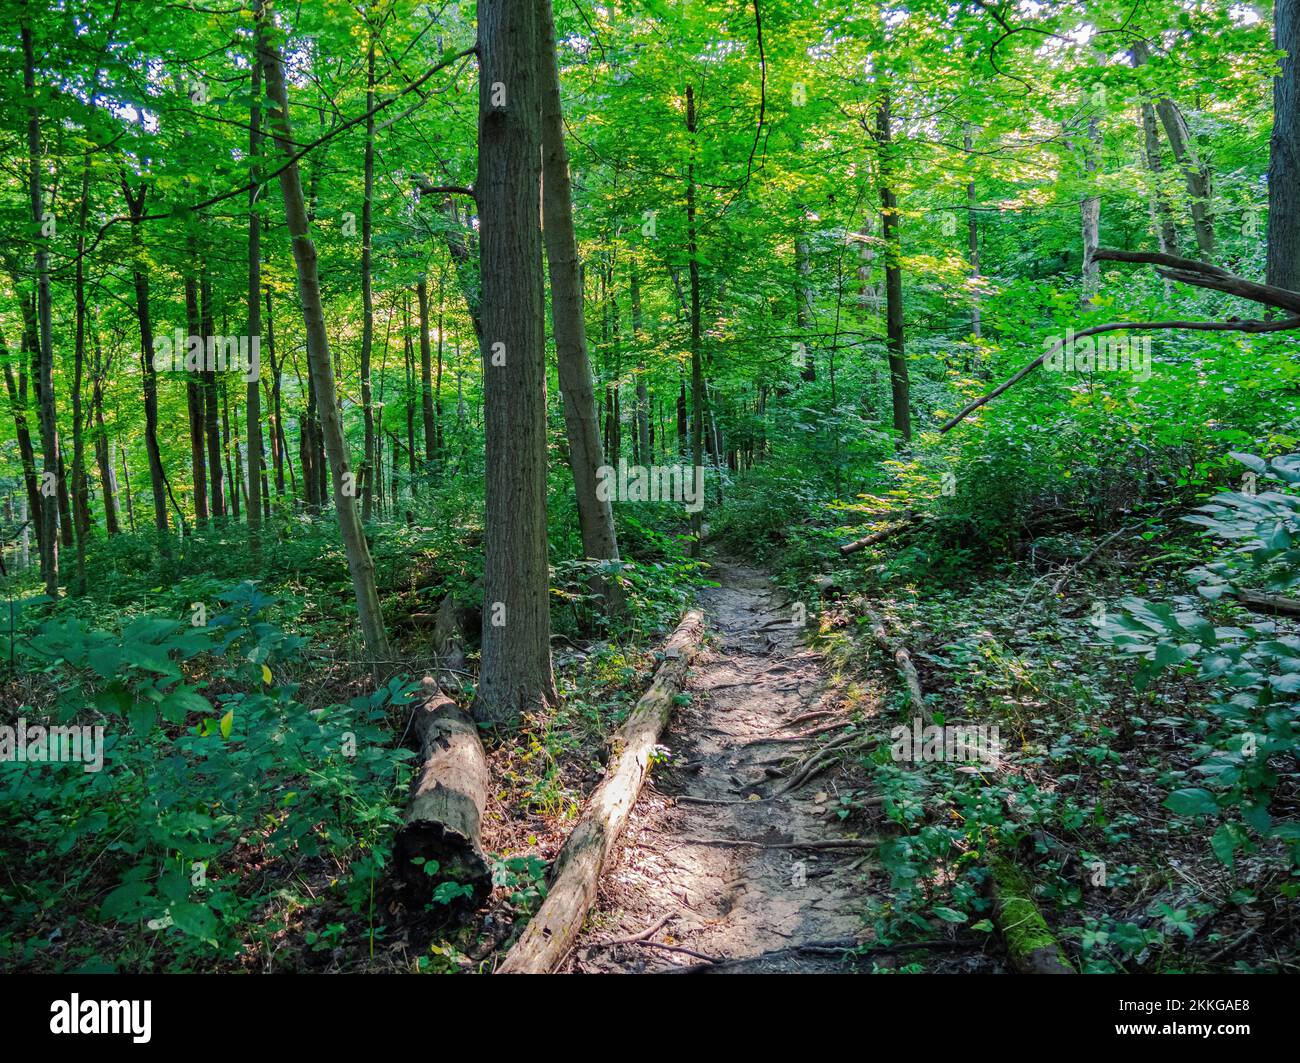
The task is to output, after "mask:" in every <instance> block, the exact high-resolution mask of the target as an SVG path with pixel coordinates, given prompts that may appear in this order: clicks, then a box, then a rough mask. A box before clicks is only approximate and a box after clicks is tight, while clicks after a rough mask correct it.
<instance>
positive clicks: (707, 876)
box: [567, 561, 878, 973]
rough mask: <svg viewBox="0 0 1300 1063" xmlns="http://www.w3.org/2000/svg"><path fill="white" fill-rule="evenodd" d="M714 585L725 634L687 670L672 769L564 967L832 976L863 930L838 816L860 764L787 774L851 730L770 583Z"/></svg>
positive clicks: (848, 845) (758, 578) (673, 731)
mask: <svg viewBox="0 0 1300 1063" xmlns="http://www.w3.org/2000/svg"><path fill="white" fill-rule="evenodd" d="M711 574H712V576H713V578H714V579H715V580H717V582H718V586H716V587H712V588H710V589H708V590H707V591H705V592H704V594H703V595H702V599H703V604H704V607H705V610H706V616H707V618H708V622H709V625H710V628H711V630H712V631H713V632H714V633H715V635H716V638H715V639H714V640H713V641H712V644H711V645H710V646H709V647H708V648H707V649H706V650H705V651H704V653H703V654H702V655H701V656H700V658H698V659H697V661H696V663H695V666H694V668H693V669H692V672H691V676H690V680H689V683H688V690H689V692H690V695H691V700H690V703H689V704H688V705H685V706H683V707H682V708H680V709H679V710H678V712H677V713H676V714H675V715H674V719H673V722H672V723H671V725H670V728H669V731H668V733H667V734H666V736H665V744H666V747H667V764H666V766H665V767H657V769H656V771H655V772H654V773H653V775H652V777H651V781H650V782H649V783H648V784H647V786H646V787H645V789H644V790H643V791H642V794H641V799H640V801H639V802H638V803H637V806H636V808H635V809H634V810H633V813H632V819H631V821H630V823H629V825H628V828H627V831H626V834H625V836H624V839H623V842H622V844H621V845H620V846H619V848H618V850H617V851H616V853H615V855H614V857H613V858H612V860H611V862H610V865H609V866H608V867H607V868H606V870H605V873H604V875H603V877H602V879H601V883H600V894H599V899H598V902H597V905H596V907H595V909H594V910H593V912H592V914H591V916H590V918H589V919H588V920H587V925H586V927H585V929H584V932H583V935H582V937H581V938H580V939H579V942H578V945H577V947H576V948H575V950H574V952H573V954H572V955H571V957H570V960H569V962H568V965H567V969H569V970H573V971H592V972H629V973H630V972H640V971H649V970H656V969H661V968H671V967H688V966H692V965H697V964H699V963H701V962H703V963H707V962H708V961H710V960H712V961H718V960H723V959H725V960H729V961H740V962H734V963H728V964H726V966H725V968H724V969H726V970H738V971H746V972H813V971H819V970H821V971H825V970H836V969H839V967H840V962H841V958H842V957H843V955H844V953H845V947H844V943H849V944H852V943H853V942H855V941H857V940H859V938H860V935H861V933H862V931H863V926H864V924H863V918H862V913H863V910H864V895H865V894H866V892H867V891H868V889H869V888H870V887H869V886H868V885H867V884H866V880H867V877H868V874H869V869H868V868H867V867H866V862H867V857H866V855H865V852H864V845H865V843H864V841H863V840H862V839H861V837H859V836H858V835H856V834H855V832H854V831H852V830H848V829H846V827H845V824H843V823H841V822H840V820H839V818H838V817H837V815H836V808H837V807H838V804H839V799H838V794H839V792H840V787H841V785H842V783H843V779H842V777H841V776H842V773H843V772H845V771H853V770H855V769H854V767H853V766H852V764H851V762H850V761H845V762H844V763H843V765H832V768H833V772H827V773H826V774H818V775H817V776H816V777H814V778H811V779H810V780H809V781H808V782H807V783H806V784H803V785H800V786H797V787H795V788H793V789H792V790H791V791H790V792H789V793H781V792H780V791H781V789H782V787H783V786H784V785H786V779H787V775H785V774H784V773H781V774H778V770H779V769H778V766H779V765H781V764H786V765H788V764H790V763H807V762H808V761H807V760H805V758H808V757H810V755H812V754H815V752H816V751H817V749H818V748H819V747H820V746H822V745H825V744H826V743H828V742H830V741H834V740H835V738H836V735H837V734H838V733H841V731H839V730H831V728H838V729H843V728H844V727H845V726H846V725H848V724H849V723H850V717H849V715H848V712H847V709H846V706H845V704H844V701H843V699H842V698H840V697H839V696H838V695H837V687H836V685H835V684H834V683H833V682H832V681H831V676H830V673H829V670H828V668H827V666H826V662H825V660H824V659H823V658H822V657H821V656H820V655H819V654H817V653H815V652H812V651H810V650H809V649H807V648H806V647H805V646H804V645H803V644H802V640H801V636H802V634H803V631H802V629H801V628H800V627H797V626H796V625H795V623H794V621H793V619H792V610H791V608H790V605H789V603H788V602H786V601H784V594H783V592H781V591H780V590H779V589H778V588H776V587H775V586H774V585H773V584H772V582H771V580H770V579H769V578H768V577H767V576H766V575H765V574H764V573H763V572H761V571H758V570H756V569H754V568H750V567H747V566H745V565H743V564H738V563H734V562H726V561H718V562H716V563H715V564H714V567H713V570H712V573H711ZM854 711H855V712H865V713H866V714H867V715H872V714H874V713H875V712H877V711H878V706H875V705H868V706H866V707H865V708H864V707H863V706H861V705H857V706H855V707H854ZM800 736H804V737H800ZM742 842H743V843H746V844H743V845H742V844H736V843H742ZM800 842H809V843H811V845H810V846H809V847H807V848H803V847H799V848H794V847H793V846H795V845H796V844H797V843H800ZM727 843H731V844H727ZM837 845H845V847H844V848H836V846H837ZM651 928H653V929H654V933H650V934H645V932H646V931H648V930H650V929H651ZM638 936H641V940H639V941H628V940H626V939H628V938H632V937H638ZM652 943H653V944H652ZM656 945H657V946H660V947H656Z"/></svg>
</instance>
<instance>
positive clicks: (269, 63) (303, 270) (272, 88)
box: [258, 3, 388, 659]
mask: <svg viewBox="0 0 1300 1063" xmlns="http://www.w3.org/2000/svg"><path fill="white" fill-rule="evenodd" d="M259 8H260V10H258V17H259V18H260V19H263V20H265V22H266V25H267V26H268V27H269V26H270V25H271V22H270V19H271V11H270V4H261V3H259ZM258 51H259V52H260V54H261V62H262V69H263V73H264V75H265V77H266V88H267V95H268V98H269V99H270V102H271V127H272V130H273V133H274V136H275V141H276V146H277V147H278V148H279V149H280V151H281V152H282V153H283V154H284V155H285V156H286V157H288V156H290V155H291V154H292V152H293V145H294V144H295V141H294V138H293V128H292V125H291V123H290V120H289V98H288V92H287V90H286V88H285V83H284V68H283V66H282V65H281V63H280V51H279V48H278V47H277V46H275V45H273V44H271V43H270V42H269V41H268V40H267V34H266V32H265V31H264V32H263V34H262V37H261V40H260V41H259V47H258ZM280 192H281V194H282V195H283V197H284V213H285V221H286V223H287V224H288V228H289V234H290V236H291V237H292V238H293V257H294V260H295V262H296V263H297V266H298V294H299V297H300V298H301V301H302V316H303V325H304V327H305V329H306V332H307V336H308V351H307V357H308V361H309V363H310V371H311V376H312V380H313V381H314V382H315V384H316V391H317V394H318V395H319V397H320V402H319V409H320V419H321V428H322V431H323V434H324V436H325V447H326V450H327V452H328V454H329V462H330V470H331V472H332V473H333V476H334V508H335V511H336V513H337V515H338V522H339V531H340V533H341V535H342V538H343V548H344V550H345V552H346V553H347V558H348V569H349V570H350V572H351V575H352V588H353V591H354V593H355V594H356V600H357V618H358V620H359V621H360V624H361V634H362V638H363V639H364V640H365V644H366V649H367V651H369V653H370V655H371V656H372V657H374V658H377V659H383V658H385V657H387V656H388V638H387V636H386V635H385V634H384V619H383V613H382V611H381V609H380V605H379V591H378V589H377V587H376V585H375V564H374V561H373V560H372V559H371V557H370V547H369V545H368V544H367V543H366V537H365V534H364V532H363V531H362V527H361V519H360V516H359V515H358V513H357V507H356V503H355V500H354V499H353V497H352V495H351V494H350V493H349V492H347V491H346V490H345V486H344V485H345V483H347V482H348V480H350V478H351V474H350V472H349V469H348V452H347V443H346V441H345V440H344V438H343V421H342V417H341V416H340V412H339V405H338V400H337V398H336V397H335V390H334V367H333V365H332V364H331V363H330V349H329V337H328V335H327V333H326V331H325V314H324V311H323V309H322V307H321V296H320V279H319V277H318V276H317V273H316V245H315V244H314V243H312V239H311V235H310V233H309V231H308V223H307V206H306V203H305V201H304V199H303V194H302V180H301V179H300V177H299V175H298V166H297V164H296V163H290V164H289V165H287V166H285V167H284V169H283V170H282V171H281V173H280Z"/></svg>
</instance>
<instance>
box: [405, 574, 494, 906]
mask: <svg viewBox="0 0 1300 1063" xmlns="http://www.w3.org/2000/svg"><path fill="white" fill-rule="evenodd" d="M434 648H435V651H436V653H437V656H438V658H439V662H440V664H441V665H442V666H444V667H446V668H448V669H452V670H458V669H461V668H463V667H464V664H465V655H464V651H463V650H462V648H461V638H460V629H459V625H458V624H457V622H456V610H455V603H454V602H453V601H452V597H451V595H450V594H449V595H447V596H446V597H445V598H444V599H443V601H442V604H441V606H440V607H439V609H438V614H437V623H436V626H435V630H434ZM447 678H448V677H447V676H444V675H442V674H441V673H440V674H439V675H438V676H425V678H424V679H423V680H422V682H421V687H422V697H421V700H420V701H419V702H418V703H417V705H416V707H415V713H414V716H413V718H412V721H411V725H412V727H413V728H414V730H415V733H416V735H417V737H418V738H419V740H420V749H421V751H422V752H423V755H424V763H423V765H422V766H421V768H420V771H419V773H418V774H417V775H416V777H415V779H414V781H413V783H412V787H411V800H410V803H409V804H408V805H407V808H406V816H405V821H404V822H403V824H402V828H401V829H400V830H399V831H398V833H397V838H396V839H395V841H394V845H393V863H394V868H395V870H396V872H397V875H398V877H399V878H400V879H401V880H402V881H403V882H405V883H406V884H407V886H408V887H410V888H411V889H413V890H414V891H415V892H416V894H417V896H423V895H425V894H427V893H430V892H432V890H433V887H434V886H435V884H436V883H438V882H440V881H441V882H446V881H453V882H457V883H459V884H460V885H462V886H464V887H466V888H467V889H468V890H469V893H468V894H466V895H465V896H463V897H460V898H458V899H457V900H456V901H455V902H453V907H454V908H455V909H458V910H460V911H466V910H469V911H472V910H473V909H475V908H478V907H479V906H480V905H482V904H483V902H485V901H486V900H487V898H488V895H489V894H490V893H491V892H492V872H491V870H490V869H489V867H488V862H487V856H486V855H485V854H484V852H483V843H482V839H481V837H480V834H481V830H482V821H483V807H484V805H485V804H487V795H488V789H489V786H490V783H491V776H490V774H489V772H488V764H487V756H486V754H485V753H484V752H483V743H482V742H481V741H479V736H478V726H477V725H476V724H475V723H474V721H473V719H471V718H470V716H469V714H468V713H467V712H465V710H464V709H462V708H461V707H460V706H459V705H457V704H456V702H455V701H453V700H452V699H451V698H449V697H448V696H447V695H446V694H444V693H443V691H442V689H441V687H440V685H439V680H440V679H442V680H443V681H447Z"/></svg>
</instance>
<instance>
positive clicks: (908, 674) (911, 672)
mask: <svg viewBox="0 0 1300 1063" xmlns="http://www.w3.org/2000/svg"><path fill="white" fill-rule="evenodd" d="M866 617H867V623H868V624H870V625H871V637H872V638H873V639H875V640H876V645H878V646H879V647H880V648H881V649H882V650H884V651H885V652H886V653H887V654H889V655H890V656H891V657H893V658H894V663H895V664H897V665H898V670H899V672H901V673H902V675H903V679H904V681H905V682H906V683H907V692H908V695H909V696H910V697H911V699H912V706H913V708H915V709H916V713H917V715H918V716H920V717H921V722H922V723H924V724H925V725H926V726H927V727H928V726H929V725H930V724H931V723H933V722H934V716H933V715H932V714H931V713H930V710H929V708H928V707H927V706H926V704H925V695H924V694H922V692H921V677H920V676H919V675H917V673H916V665H914V664H913V663H912V655H911V654H910V653H909V652H908V650H907V647H906V646H904V645H903V644H902V643H901V642H895V641H894V640H893V639H891V638H890V637H889V631H888V629H887V628H886V627H885V622H884V621H883V620H881V619H880V617H879V616H878V615H877V614H876V613H875V612H874V611H873V610H871V609H868V610H866Z"/></svg>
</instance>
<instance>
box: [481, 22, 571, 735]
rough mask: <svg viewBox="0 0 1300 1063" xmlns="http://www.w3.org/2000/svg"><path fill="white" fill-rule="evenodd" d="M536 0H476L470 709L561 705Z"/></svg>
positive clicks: (492, 711)
mask: <svg viewBox="0 0 1300 1063" xmlns="http://www.w3.org/2000/svg"><path fill="white" fill-rule="evenodd" d="M537 35H538V17H537V4H536V3H527V2H520V0H480V3H479V6H478V41H479V62H480V64H481V66H480V73H479V165H478V183H477V191H478V199H479V204H478V206H479V226H480V234H481V235H480V261H481V263H482V274H483V276H482V293H483V343H482V355H483V377H484V384H483V390H484V400H483V411H484V434H485V438H486V459H487V469H486V480H487V483H486V504H485V525H486V535H485V544H484V546H485V548H484V554H485V556H484V570H483V585H484V591H483V611H484V623H483V645H482V666H481V668H480V670H479V683H478V697H477V698H476V700H475V703H474V715H475V717H476V718H477V719H478V720H480V721H481V722H485V723H500V722H504V721H507V720H513V719H516V718H518V717H519V716H520V715H521V714H523V713H526V712H533V711H536V710H537V709H539V708H542V707H543V706H544V705H545V704H547V703H554V702H555V701H556V694H555V679H554V676H553V674H552V671H551V617H550V602H549V580H548V572H547V534H546V335H545V327H546V326H545V314H546V308H545V292H544V290H543V279H542V241H541V233H540V231H539V220H540V219H539V211H538V208H539V196H540V193H541V188H540V184H539V182H540V179H541V162H542V155H541V146H542V136H541V112H540V102H541V93H540V91H539V78H538V72H537V66H538V63H537V47H538V45H537Z"/></svg>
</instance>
